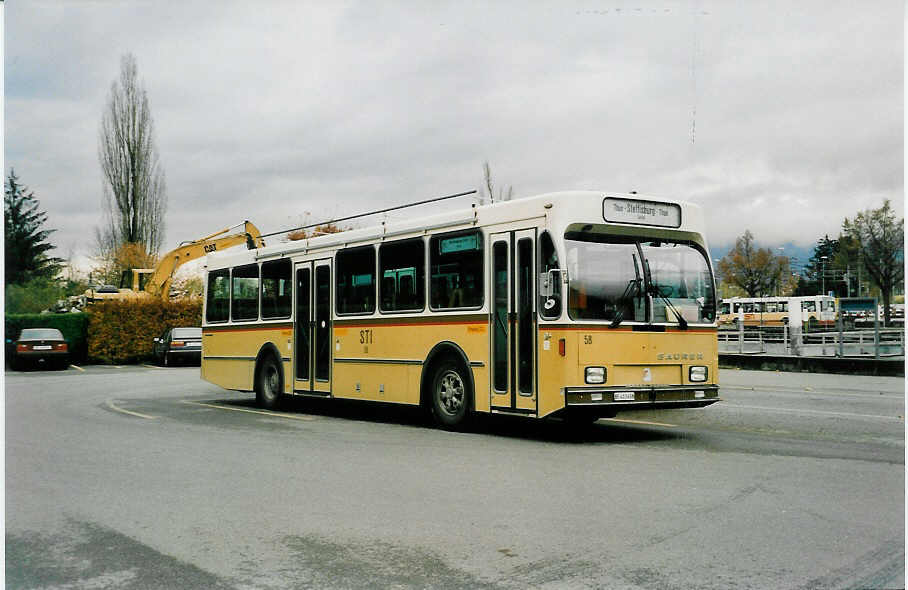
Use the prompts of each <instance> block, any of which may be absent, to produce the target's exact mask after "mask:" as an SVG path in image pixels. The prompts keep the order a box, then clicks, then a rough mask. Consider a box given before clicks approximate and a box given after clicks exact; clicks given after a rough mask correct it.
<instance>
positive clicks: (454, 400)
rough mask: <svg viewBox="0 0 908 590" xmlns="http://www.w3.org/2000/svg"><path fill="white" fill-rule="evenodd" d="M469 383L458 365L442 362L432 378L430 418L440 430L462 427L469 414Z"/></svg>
mask: <svg viewBox="0 0 908 590" xmlns="http://www.w3.org/2000/svg"><path fill="white" fill-rule="evenodd" d="M471 395H472V392H471V391H470V386H469V381H468V380H467V377H466V373H465V371H464V369H463V367H462V366H461V364H460V363H458V362H456V361H453V360H446V361H442V363H441V364H439V366H438V368H437V369H436V371H435V376H434V377H433V378H432V416H433V417H434V418H435V421H436V422H437V423H438V425H439V426H441V427H442V428H447V429H454V428H457V427H459V426H462V425H463V424H464V422H465V421H466V418H467V415H468V413H469V407H470V399H471Z"/></svg>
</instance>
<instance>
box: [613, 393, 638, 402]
mask: <svg viewBox="0 0 908 590" xmlns="http://www.w3.org/2000/svg"><path fill="white" fill-rule="evenodd" d="M615 401H616V402H632V401H634V392H633V391H616V392H615Z"/></svg>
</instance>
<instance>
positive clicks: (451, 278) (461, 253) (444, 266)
mask: <svg viewBox="0 0 908 590" xmlns="http://www.w3.org/2000/svg"><path fill="white" fill-rule="evenodd" d="M429 252H430V254H429V272H430V276H431V278H432V280H431V288H432V293H431V297H430V299H431V301H432V308H433V309H457V308H478V307H482V302H483V293H482V287H483V276H482V273H483V258H484V251H483V240H482V233H480V232H479V231H469V232H457V233H452V234H442V235H439V236H432V238H431V240H430V241H429Z"/></svg>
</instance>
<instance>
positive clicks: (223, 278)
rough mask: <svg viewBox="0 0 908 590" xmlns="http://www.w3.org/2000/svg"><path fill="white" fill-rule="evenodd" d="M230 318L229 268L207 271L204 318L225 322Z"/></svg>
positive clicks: (210, 320)
mask: <svg viewBox="0 0 908 590" xmlns="http://www.w3.org/2000/svg"><path fill="white" fill-rule="evenodd" d="M229 318H230V270H229V269H226V268H225V269H223V270H213V271H211V272H210V273H208V296H207V298H206V300H205V319H207V320H208V321H209V322H226V321H227V320H228V319H229Z"/></svg>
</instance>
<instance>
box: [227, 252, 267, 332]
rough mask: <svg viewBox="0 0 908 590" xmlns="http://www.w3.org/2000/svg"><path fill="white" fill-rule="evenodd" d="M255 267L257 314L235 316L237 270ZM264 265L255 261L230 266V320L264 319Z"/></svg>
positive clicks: (257, 320) (252, 320) (245, 321)
mask: <svg viewBox="0 0 908 590" xmlns="http://www.w3.org/2000/svg"><path fill="white" fill-rule="evenodd" d="M252 267H255V268H256V270H257V272H258V274H257V275H256V281H257V282H258V285H256V289H255V307H256V309H255V316H254V317H250V318H235V317H233V279H234V277H235V276H236V271H237V270H240V269H245V268H252ZM240 278H241V279H248V278H252V277H240ZM261 285H262V265H261V264H260V263H258V262H253V263H250V264H241V265H239V266H234V267H231V268H230V321H231V322H232V323H235V322H243V323H247V322H260V321H262V287H261Z"/></svg>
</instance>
